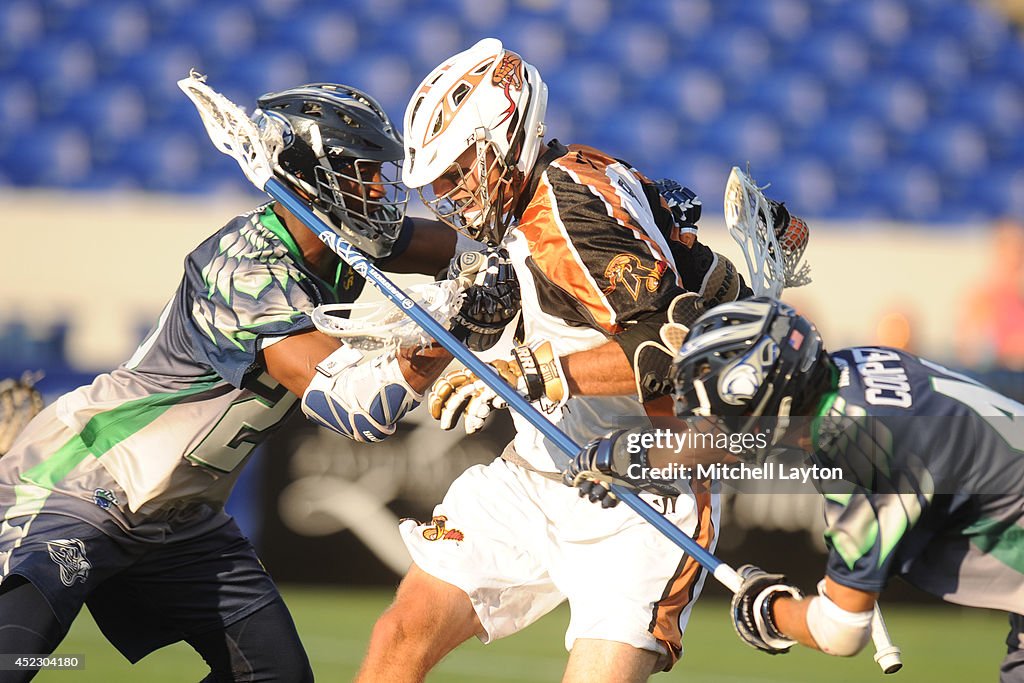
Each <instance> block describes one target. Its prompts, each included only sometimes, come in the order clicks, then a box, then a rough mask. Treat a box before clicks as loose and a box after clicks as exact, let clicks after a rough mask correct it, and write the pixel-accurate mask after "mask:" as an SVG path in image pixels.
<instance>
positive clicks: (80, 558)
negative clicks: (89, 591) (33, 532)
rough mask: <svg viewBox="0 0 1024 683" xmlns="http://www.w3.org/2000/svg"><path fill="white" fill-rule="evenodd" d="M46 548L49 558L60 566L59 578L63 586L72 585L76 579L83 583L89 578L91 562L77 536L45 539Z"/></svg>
mask: <svg viewBox="0 0 1024 683" xmlns="http://www.w3.org/2000/svg"><path fill="white" fill-rule="evenodd" d="M46 548H47V549H48V550H49V551H50V559H51V560H53V561H54V562H56V563H57V566H58V567H60V580H61V583H63V584H64V585H65V586H73V585H74V584H75V582H76V581H81V582H82V583H85V581H86V579H88V578H89V570H90V569H92V564H90V563H89V559H88V558H87V557H86V556H85V544H84V543H82V541H80V540H79V539H77V538H63V539H60V540H56V541H47V542H46Z"/></svg>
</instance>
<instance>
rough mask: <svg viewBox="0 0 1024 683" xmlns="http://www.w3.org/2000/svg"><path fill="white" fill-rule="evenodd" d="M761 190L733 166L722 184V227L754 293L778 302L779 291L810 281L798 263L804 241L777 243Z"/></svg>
mask: <svg viewBox="0 0 1024 683" xmlns="http://www.w3.org/2000/svg"><path fill="white" fill-rule="evenodd" d="M765 187H767V186H765ZM763 189H764V188H763V187H758V185H757V183H755V182H754V180H753V178H751V177H750V175H749V174H747V173H744V172H743V171H742V170H740V169H739V167H736V166H734V167H733V169H732V173H730V174H729V181H728V182H727V183H726V185H725V224H726V226H727V227H728V228H729V234H730V235H732V238H733V239H734V240H736V243H737V244H739V245H740V250H741V251H742V252H743V258H744V259H746V261H747V271H748V272H749V274H750V287H751V289H753V290H754V294H755V295H756V296H770V297H772V298H775V299H778V298H779V297H780V296H781V294H782V290H783V288H785V287H799V286H801V285H805V284H807V283H808V282H810V281H811V279H810V277H809V273H810V266H809V265H808V264H807V263H801V258H802V257H803V253H804V249H805V248H806V247H807V240H806V236H804V237H803V239H802V240H788V239H787V240H786V244H785V245H780V244H779V240H778V238H777V237H776V235H775V230H774V217H773V216H772V211H771V205H770V204H769V202H768V200H767V199H766V198H765V196H764V193H763V192H762V190H763ZM801 224H802V221H801Z"/></svg>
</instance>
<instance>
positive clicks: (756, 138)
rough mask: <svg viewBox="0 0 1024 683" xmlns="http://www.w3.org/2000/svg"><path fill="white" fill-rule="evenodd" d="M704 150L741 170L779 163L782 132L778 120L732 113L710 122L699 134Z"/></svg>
mask: <svg viewBox="0 0 1024 683" xmlns="http://www.w3.org/2000/svg"><path fill="white" fill-rule="evenodd" d="M697 134H698V136H699V137H698V140H699V141H700V145H701V147H702V148H705V146H706V149H707V151H708V152H711V153H714V154H716V155H718V156H721V157H724V158H726V159H731V160H733V163H734V164H735V165H739V166H742V165H743V164H745V163H746V162H750V163H751V164H754V165H755V166H763V165H769V164H772V163H774V162H775V161H777V160H778V159H779V157H780V155H781V154H782V152H783V145H782V129H781V127H780V126H779V125H778V124H777V123H776V122H775V119H774V118H772V117H770V116H768V115H765V114H763V113H759V112H747V111H733V112H727V113H725V114H724V115H723V116H721V117H719V118H717V119H715V120H712V121H710V122H709V123H708V124H706V125H705V126H704V127H703V130H702V131H699V132H698V133H697Z"/></svg>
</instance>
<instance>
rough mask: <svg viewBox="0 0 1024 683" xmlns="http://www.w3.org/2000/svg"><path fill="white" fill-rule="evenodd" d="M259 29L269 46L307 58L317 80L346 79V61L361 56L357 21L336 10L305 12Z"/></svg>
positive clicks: (313, 76)
mask: <svg viewBox="0 0 1024 683" xmlns="http://www.w3.org/2000/svg"><path fill="white" fill-rule="evenodd" d="M260 31H261V38H260V40H261V44H263V45H264V46H266V48H270V49H278V50H289V51H293V52H294V53H295V54H298V55H301V56H302V57H304V58H305V59H307V60H308V62H309V69H310V78H311V80H314V81H337V80H344V71H345V70H346V65H347V62H348V60H350V59H352V58H355V57H357V56H358V52H359V47H360V40H361V36H360V27H359V25H358V24H357V23H356V21H355V20H354V19H353V18H352V17H351V16H350V15H349V14H348V13H347V12H343V11H337V10H332V11H324V12H316V13H312V12H304V13H301V14H299V15H298V16H296V17H293V18H290V19H288V20H287V21H276V22H273V23H270V24H266V25H261V26H260ZM266 48H265V49H266ZM339 73H340V74H341V75H339Z"/></svg>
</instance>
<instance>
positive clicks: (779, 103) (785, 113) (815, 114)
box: [729, 68, 829, 129]
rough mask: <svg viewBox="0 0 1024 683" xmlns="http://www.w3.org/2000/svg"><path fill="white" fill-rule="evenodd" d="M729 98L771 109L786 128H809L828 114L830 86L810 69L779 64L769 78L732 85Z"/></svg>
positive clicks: (747, 105) (758, 108)
mask: <svg viewBox="0 0 1024 683" xmlns="http://www.w3.org/2000/svg"><path fill="white" fill-rule="evenodd" d="M729 95H730V99H731V100H732V101H733V102H734V103H735V104H736V105H738V106H740V107H743V108H744V109H748V110H750V111H759V112H764V113H772V114H774V115H775V116H776V117H777V118H778V121H779V122H780V123H782V124H784V125H785V126H787V127H789V128H794V129H803V128H811V127H814V126H816V125H817V124H819V123H820V122H822V121H823V120H824V119H825V117H826V115H827V114H828V104H829V89H828V86H827V85H826V84H825V82H824V81H823V80H822V79H821V78H819V77H818V76H817V75H816V74H814V73H813V72H808V71H804V70H800V69H784V68H780V69H778V70H777V71H776V76H774V77H773V78H770V79H756V80H754V81H752V82H748V83H743V84H740V85H737V86H736V87H733V88H731V89H730V91H729Z"/></svg>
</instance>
